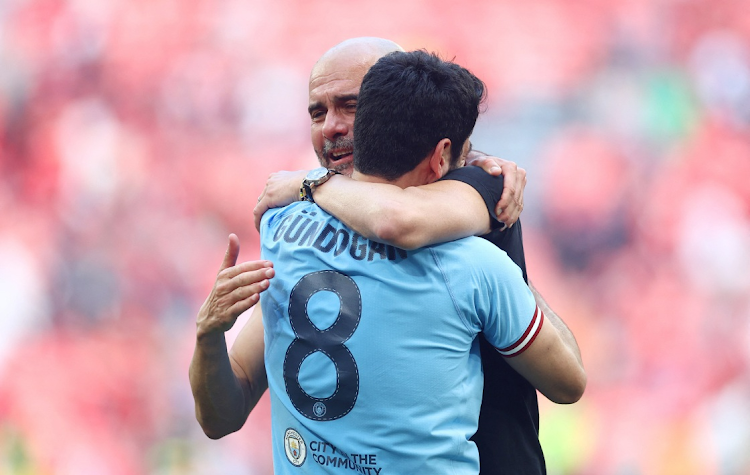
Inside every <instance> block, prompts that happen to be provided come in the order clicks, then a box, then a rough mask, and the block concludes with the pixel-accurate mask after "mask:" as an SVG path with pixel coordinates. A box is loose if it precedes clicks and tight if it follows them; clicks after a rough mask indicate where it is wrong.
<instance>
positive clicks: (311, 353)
mask: <svg viewBox="0 0 750 475" xmlns="http://www.w3.org/2000/svg"><path fill="white" fill-rule="evenodd" d="M261 243H262V252H261V255H262V258H263V259H268V260H271V261H273V263H274V267H275V269H276V277H274V278H273V279H272V280H271V285H270V287H269V289H268V290H266V291H265V292H264V293H263V294H262V296H261V305H262V307H263V323H264V326H265V363H266V372H267V375H268V386H269V392H270V397H271V411H272V412H271V418H272V438H273V451H274V471H275V473H276V474H300V473H309V474H348V473H352V474H354V473H364V474H371V475H376V474H384V475H385V474H403V473H420V474H431V475H439V474H451V475H456V474H477V473H478V472H479V456H478V453H477V449H476V446H475V445H474V443H473V442H471V441H470V440H469V438H470V437H471V436H472V435H473V434H474V432H475V431H476V428H477V421H478V417H479V407H480V403H481V398H482V386H483V376H482V367H481V360H480V355H479V346H478V344H477V342H476V341H475V337H476V335H477V334H478V333H479V332H480V331H484V332H485V335H486V337H487V339H488V340H489V341H490V342H491V343H492V344H493V345H495V347H496V348H498V349H502V350H503V351H504V352H505V354H509V355H512V354H515V353H517V352H520V351H522V350H523V349H525V347H527V346H528V344H529V342H530V341H532V340H533V337H534V336H535V334H536V332H538V328H539V327H541V320H542V318H543V317H542V316H541V313H540V312H538V309H537V307H536V303H535V301H534V297H533V295H532V294H531V291H530V290H529V288H528V287H527V286H526V284H525V283H524V280H523V278H522V276H521V271H520V269H519V268H518V267H517V266H516V265H515V264H514V263H513V262H512V261H511V260H510V259H509V258H508V257H507V255H506V254H505V253H504V252H503V251H501V250H499V249H497V248H496V247H494V246H493V245H492V244H490V243H489V242H487V241H485V240H483V239H480V238H473V237H472V238H466V239H460V240H457V241H453V242H449V243H445V244H439V245H435V246H431V247H426V248H423V249H419V250H416V251H408V252H407V251H404V250H401V249H397V248H395V247H393V246H389V245H385V244H380V243H376V242H374V241H370V240H368V239H365V238H363V237H362V236H360V235H359V234H357V233H355V232H354V231H352V230H350V229H348V228H347V227H346V226H345V225H344V224H343V223H341V222H340V221H339V220H337V219H336V218H334V217H332V216H330V215H329V214H327V213H326V212H325V211H323V210H321V209H320V208H319V207H318V206H317V205H315V204H314V203H308V202H299V203H294V204H292V205H290V206H288V207H286V208H281V209H272V210H269V211H268V212H266V213H265V215H264V216H263V220H262V225H261Z"/></svg>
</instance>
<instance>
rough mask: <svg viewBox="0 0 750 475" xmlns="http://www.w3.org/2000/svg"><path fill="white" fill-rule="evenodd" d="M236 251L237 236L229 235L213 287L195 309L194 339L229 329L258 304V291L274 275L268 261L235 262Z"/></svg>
mask: <svg viewBox="0 0 750 475" xmlns="http://www.w3.org/2000/svg"><path fill="white" fill-rule="evenodd" d="M239 254H240V240H239V238H238V237H237V235H235V234H230V235H229V245H228V246H227V252H226V254H225V255H224V261H223V262H222V263H221V268H220V269H219V273H218V274H217V276H216V281H215V282H214V287H213V289H212V290H211V293H210V294H209V295H208V298H206V301H205V302H203V305H202V306H201V308H200V310H199V311H198V318H197V321H196V324H197V333H198V335H197V336H198V338H201V337H202V336H205V335H208V334H215V333H224V332H226V331H227V330H229V329H230V328H232V326H233V325H234V323H235V322H236V321H237V318H238V317H239V316H240V315H241V314H242V313H243V312H245V311H246V310H248V309H249V308H250V307H252V306H253V305H255V304H256V303H258V301H259V300H260V293H261V292H263V291H264V290H266V289H267V288H268V286H269V285H270V282H269V279H272V278H273V276H274V275H275V274H274V269H273V263H272V262H271V261H247V262H242V263H241V264H237V258H238V257H239Z"/></svg>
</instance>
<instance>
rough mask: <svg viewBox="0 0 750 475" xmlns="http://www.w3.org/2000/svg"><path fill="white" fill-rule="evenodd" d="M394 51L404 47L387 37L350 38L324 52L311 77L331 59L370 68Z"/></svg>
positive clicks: (401, 49)
mask: <svg viewBox="0 0 750 475" xmlns="http://www.w3.org/2000/svg"><path fill="white" fill-rule="evenodd" d="M393 51H404V49H403V48H402V47H401V46H399V45H398V44H397V43H395V42H393V41H391V40H386V39H385V38H377V37H374V36H363V37H359V38H350V39H348V40H344V41H342V42H341V43H339V44H337V45H336V46H334V47H333V48H331V49H329V50H328V51H326V52H325V53H323V56H321V57H320V59H318V61H317V62H316V63H315V66H313V70H312V74H311V77H312V75H313V74H315V70H316V69H317V68H318V67H324V66H325V65H326V64H328V63H329V62H331V61H334V62H336V63H340V64H341V63H344V64H347V65H349V66H355V65H359V66H363V67H366V68H367V69H369V68H370V66H372V65H373V64H375V62H376V61H377V60H378V59H380V58H382V57H383V56H385V55H386V54H388V53H391V52H393Z"/></svg>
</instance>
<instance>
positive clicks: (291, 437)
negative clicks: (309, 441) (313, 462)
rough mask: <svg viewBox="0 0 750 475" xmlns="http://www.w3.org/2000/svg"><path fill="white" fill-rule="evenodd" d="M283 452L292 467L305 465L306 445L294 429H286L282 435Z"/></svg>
mask: <svg viewBox="0 0 750 475" xmlns="http://www.w3.org/2000/svg"><path fill="white" fill-rule="evenodd" d="M284 451H285V452H286V458H287V459H288V460H289V461H290V462H291V463H292V465H294V466H295V467H299V466H300V465H302V464H303V463H305V458H307V445H306V444H305V440H304V439H303V438H302V436H301V435H299V432H297V431H296V430H294V429H287V430H286V432H285V433H284Z"/></svg>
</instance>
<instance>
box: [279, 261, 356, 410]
mask: <svg viewBox="0 0 750 475" xmlns="http://www.w3.org/2000/svg"><path fill="white" fill-rule="evenodd" d="M324 290H325V291H330V292H333V293H335V294H336V295H337V296H338V298H339V303H340V307H339V314H338V316H337V317H336V321H334V322H333V324H332V325H331V326H329V327H328V328H326V329H324V330H320V329H319V328H318V327H316V326H315V324H313V322H312V321H311V320H310V316H309V315H308V313H307V302H308V301H309V300H310V298H311V297H312V296H313V295H315V294H316V293H318V292H320V291H324ZM361 317H362V298H361V296H360V293H359V288H358V287H357V284H356V283H355V282H354V281H353V280H352V279H351V277H349V276H347V275H344V274H342V273H340V272H336V271H321V272H313V273H311V274H307V275H306V276H304V277H303V278H302V279H300V281H299V282H297V285H295V286H294V288H293V289H292V293H291V295H290V296H289V319H290V322H291V325H292V330H293V331H294V336H295V338H294V340H292V343H291V344H290V345H289V348H287V350H286V355H285V357H284V384H285V385H286V392H287V394H288V395H289V399H290V400H291V401H292V404H293V405H294V407H295V408H296V409H297V410H298V411H299V412H300V414H302V415H303V416H305V417H307V418H308V419H312V420H316V421H332V420H335V419H339V418H341V417H344V416H345V415H347V414H348V413H349V411H351V410H352V408H353V407H354V404H355V402H356V401H357V395H358V393H359V370H358V369H357V362H356V361H354V357H353V356H352V354H351V352H350V351H349V348H347V347H346V345H344V342H346V341H347V340H348V339H349V338H351V336H352V334H353V333H354V331H355V330H356V329H357V326H358V325H359V320H360V318H361ZM317 351H320V352H322V353H323V354H325V355H326V356H327V357H328V358H329V359H330V360H331V361H332V362H333V365H334V367H335V368H336V389H335V390H334V392H333V394H332V395H331V396H329V397H325V398H318V397H313V396H311V395H310V394H308V393H306V392H305V390H304V389H302V386H301V385H300V383H299V371H300V367H301V366H302V362H303V361H304V360H305V358H307V357H308V356H310V355H311V354H313V353H315V352H317Z"/></svg>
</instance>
